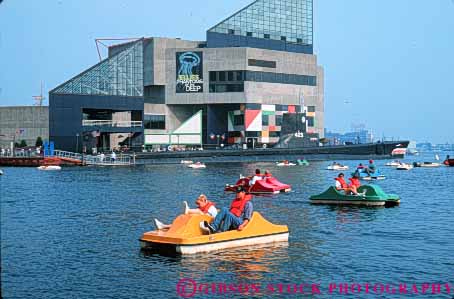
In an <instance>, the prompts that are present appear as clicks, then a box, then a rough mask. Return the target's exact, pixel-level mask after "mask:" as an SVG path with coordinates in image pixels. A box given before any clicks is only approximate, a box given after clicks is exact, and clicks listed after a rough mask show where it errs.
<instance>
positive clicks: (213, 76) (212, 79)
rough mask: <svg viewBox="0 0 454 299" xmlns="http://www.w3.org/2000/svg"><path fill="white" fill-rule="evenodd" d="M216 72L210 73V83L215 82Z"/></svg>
mask: <svg viewBox="0 0 454 299" xmlns="http://www.w3.org/2000/svg"><path fill="white" fill-rule="evenodd" d="M217 80H218V79H217V78H216V72H210V81H217Z"/></svg>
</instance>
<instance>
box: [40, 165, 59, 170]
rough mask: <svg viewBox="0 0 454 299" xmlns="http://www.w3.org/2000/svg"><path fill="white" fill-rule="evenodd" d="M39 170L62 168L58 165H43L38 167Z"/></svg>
mask: <svg viewBox="0 0 454 299" xmlns="http://www.w3.org/2000/svg"><path fill="white" fill-rule="evenodd" d="M38 169H39V170H45V171H55V170H61V167H60V166H58V165H41V166H39V167H38Z"/></svg>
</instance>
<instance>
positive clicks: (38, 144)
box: [35, 136, 43, 147]
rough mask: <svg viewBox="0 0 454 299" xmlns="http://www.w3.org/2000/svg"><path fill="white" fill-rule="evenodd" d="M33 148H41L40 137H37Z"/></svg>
mask: <svg viewBox="0 0 454 299" xmlns="http://www.w3.org/2000/svg"><path fill="white" fill-rule="evenodd" d="M35 146H36V147H38V146H43V139H42V138H41V136H38V138H36V143H35Z"/></svg>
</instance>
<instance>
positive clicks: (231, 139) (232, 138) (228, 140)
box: [227, 137, 235, 144]
mask: <svg viewBox="0 0 454 299" xmlns="http://www.w3.org/2000/svg"><path fill="white" fill-rule="evenodd" d="M227 143H228V144H233V143H235V137H229V138H228V139H227Z"/></svg>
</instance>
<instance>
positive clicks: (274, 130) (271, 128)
mask: <svg viewBox="0 0 454 299" xmlns="http://www.w3.org/2000/svg"><path fill="white" fill-rule="evenodd" d="M268 130H269V131H270V132H276V126H268Z"/></svg>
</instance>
